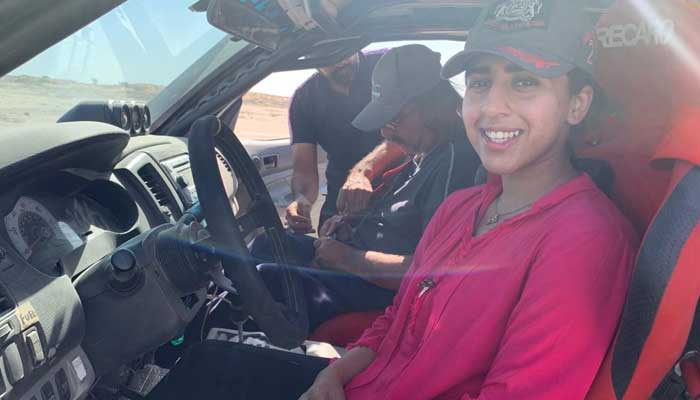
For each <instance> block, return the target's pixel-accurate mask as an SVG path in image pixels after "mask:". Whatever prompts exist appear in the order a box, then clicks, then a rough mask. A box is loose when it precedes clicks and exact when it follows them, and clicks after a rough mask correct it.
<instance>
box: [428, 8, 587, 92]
mask: <svg viewBox="0 0 700 400" xmlns="http://www.w3.org/2000/svg"><path fill="white" fill-rule="evenodd" d="M581 3H583V2H582V1H578V0H499V1H496V2H494V3H493V4H491V5H490V6H488V7H486V9H485V10H484V12H483V13H482V14H481V15H480V16H479V19H478V20H477V22H476V24H475V25H474V27H473V28H472V29H471V30H470V31H469V36H468V37H467V41H466V43H465V45H464V51H461V52H459V53H457V54H456V55H455V56H454V57H452V58H450V59H449V60H448V61H447V63H446V64H445V66H444V67H443V69H442V76H443V78H451V77H453V76H455V75H457V74H459V73H460V72H463V71H465V70H466V69H468V66H469V63H470V61H472V58H473V57H474V55H476V54H484V53H486V54H493V55H497V56H501V57H504V58H505V59H507V60H508V61H510V62H512V63H514V64H516V65H518V66H520V67H522V68H524V69H525V70H527V71H530V72H532V73H534V74H536V75H538V76H541V77H544V78H556V77H559V76H562V75H565V74H567V73H569V72H571V71H572V70H573V69H575V68H580V69H581V70H583V71H585V72H587V73H589V74H591V75H592V72H593V44H594V38H595V36H594V34H593V28H594V25H595V21H594V18H593V17H592V16H591V15H588V14H587V13H586V12H585V9H584V8H583V5H582V4H581Z"/></svg>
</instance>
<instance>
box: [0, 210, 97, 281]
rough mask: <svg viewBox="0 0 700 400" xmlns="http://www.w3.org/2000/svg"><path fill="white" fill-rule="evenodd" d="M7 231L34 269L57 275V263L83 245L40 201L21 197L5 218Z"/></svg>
mask: <svg viewBox="0 0 700 400" xmlns="http://www.w3.org/2000/svg"><path fill="white" fill-rule="evenodd" d="M5 228H6V229H7V234H8V235H9V237H10V241H11V242H12V244H13V245H14V247H15V249H17V251H18V252H19V253H20V254H21V255H22V256H23V257H24V258H25V259H26V260H28V261H29V262H30V263H31V264H32V265H33V266H34V267H35V268H37V269H39V270H40V271H43V272H45V273H47V274H52V275H55V274H56V273H57V272H59V271H57V270H56V262H57V261H58V259H60V258H61V257H63V256H64V255H66V254H68V253H70V252H71V251H72V250H74V249H76V248H78V247H80V246H81V245H83V241H82V239H81V238H80V237H79V236H78V235H77V234H76V233H75V231H74V230H73V228H72V227H70V225H68V224H66V223H65V222H60V221H57V220H56V218H55V217H54V216H53V215H52V214H51V212H50V211H49V210H48V209H46V207H44V206H43V205H42V204H41V203H39V202H38V201H36V200H34V199H32V198H29V197H20V198H19V200H17V203H16V204H15V207H14V208H13V209H12V211H11V212H10V213H9V214H7V215H6V216H5Z"/></svg>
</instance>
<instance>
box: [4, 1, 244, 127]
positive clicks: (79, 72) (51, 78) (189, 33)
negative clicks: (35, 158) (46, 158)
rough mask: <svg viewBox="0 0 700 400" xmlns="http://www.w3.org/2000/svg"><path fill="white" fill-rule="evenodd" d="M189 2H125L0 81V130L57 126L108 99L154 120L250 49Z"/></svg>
mask: <svg viewBox="0 0 700 400" xmlns="http://www.w3.org/2000/svg"><path fill="white" fill-rule="evenodd" d="M193 2H194V1H193V0H130V1H127V2H126V3H124V4H123V5H121V6H119V7H117V8H116V9H114V10H112V11H111V12H109V13H108V14H105V15H103V16H102V17H100V18H99V19H97V20H96V21H94V22H93V23H91V24H90V25H88V26H86V27H84V28H83V29H81V30H79V31H77V32H75V33H74V34H73V35H71V36H69V37H67V38H66V39H64V40H63V41H61V42H59V43H57V44H56V45H54V46H52V47H50V48H48V49H46V50H45V51H44V52H42V53H40V54H39V55H37V56H36V57H34V58H33V59H32V60H30V61H28V62H27V63H25V64H24V65H22V66H20V67H18V68H17V69H15V70H14V71H12V72H11V73H9V74H8V75H7V76H5V77H2V78H0V96H1V97H2V99H3V100H2V102H0V127H4V126H16V125H21V124H27V123H37V122H56V120H57V119H58V118H59V117H61V116H62V115H63V114H64V113H65V112H66V111H68V110H69V109H71V108H72V107H73V106H75V105H76V104H78V103H80V102H83V101H108V100H118V101H119V100H124V101H136V102H143V103H147V104H148V105H149V107H150V109H151V115H152V119H153V120H154V121H156V120H157V119H158V117H159V116H160V115H161V114H162V113H163V112H164V111H166V110H167V109H168V108H170V107H171V106H172V105H173V104H174V103H175V102H176V101H177V100H178V99H180V98H181V97H182V95H183V94H184V93H185V92H187V91H188V90H189V89H191V88H192V87H193V86H194V85H196V84H197V83H198V82H199V81H200V80H201V79H202V78H204V77H205V76H206V75H207V74H209V73H210V72H211V71H213V70H215V69H216V68H217V67H219V66H220V65H221V64H222V63H223V62H224V61H226V60H227V59H229V58H230V57H231V56H232V55H233V54H235V53H236V52H238V51H240V50H241V49H242V48H243V47H245V46H246V45H247V44H248V43H246V42H244V41H238V42H234V41H231V40H229V39H228V38H227V35H226V34H225V33H224V32H222V31H219V30H218V29H216V28H214V27H212V26H211V25H209V24H208V23H207V19H206V14H205V13H197V12H193V11H190V10H189V9H188V6H189V5H191V4H192V3H193ZM200 58H201V61H200V62H198V63H196V61H197V60H198V59H200ZM183 72H185V73H183ZM181 74H182V76H181V77H180V78H179V79H177V80H176V78H177V77H178V76H180V75H181ZM171 82H172V83H173V84H172V86H171V87H168V90H164V88H165V87H166V86H167V85H169V84H170V83H171Z"/></svg>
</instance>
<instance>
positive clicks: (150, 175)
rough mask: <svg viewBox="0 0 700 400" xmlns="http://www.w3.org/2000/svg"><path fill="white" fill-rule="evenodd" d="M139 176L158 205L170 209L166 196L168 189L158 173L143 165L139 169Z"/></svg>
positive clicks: (149, 166)
mask: <svg viewBox="0 0 700 400" xmlns="http://www.w3.org/2000/svg"><path fill="white" fill-rule="evenodd" d="M139 176H140V177H141V179H142V180H143V182H144V183H145V184H146V186H148V190H149V191H150V192H151V194H153V197H155V199H156V201H157V202H158V204H160V205H161V206H162V207H168V208H170V207H171V204H170V196H168V187H167V186H166V185H165V182H163V178H161V176H160V174H158V171H156V169H155V168H154V167H153V166H152V165H150V164H147V165H144V166H143V167H141V169H139Z"/></svg>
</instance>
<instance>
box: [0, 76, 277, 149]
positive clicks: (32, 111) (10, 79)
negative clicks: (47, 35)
mask: <svg viewBox="0 0 700 400" xmlns="http://www.w3.org/2000/svg"><path fill="white" fill-rule="evenodd" d="M162 88H163V87H162V86H158V85H150V84H133V83H123V84H118V85H103V84H100V83H99V82H94V83H82V82H76V81H69V80H61V79H52V78H49V77H35V76H27V75H19V76H5V77H2V78H0V98H2V101H0V128H2V127H9V126H16V125H18V124H24V123H28V122H55V121H56V120H57V119H58V118H59V117H60V116H61V115H63V114H64V113H65V112H66V111H68V110H69V109H71V108H72V107H73V106H75V105H76V104H77V103H79V102H81V101H102V100H135V101H140V102H146V101H148V100H149V99H151V98H153V97H154V96H155V95H156V94H158V92H159V91H160V90H162ZM243 104H244V107H243V110H242V111H241V115H240V117H239V124H238V126H237V129H236V130H237V131H238V132H240V133H242V134H244V135H243V136H246V137H248V138H251V139H276V138H286V137H288V136H289V133H288V129H287V107H288V104H289V99H288V98H286V97H281V96H273V95H269V94H262V93H248V94H246V95H245V96H244V97H243Z"/></svg>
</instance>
